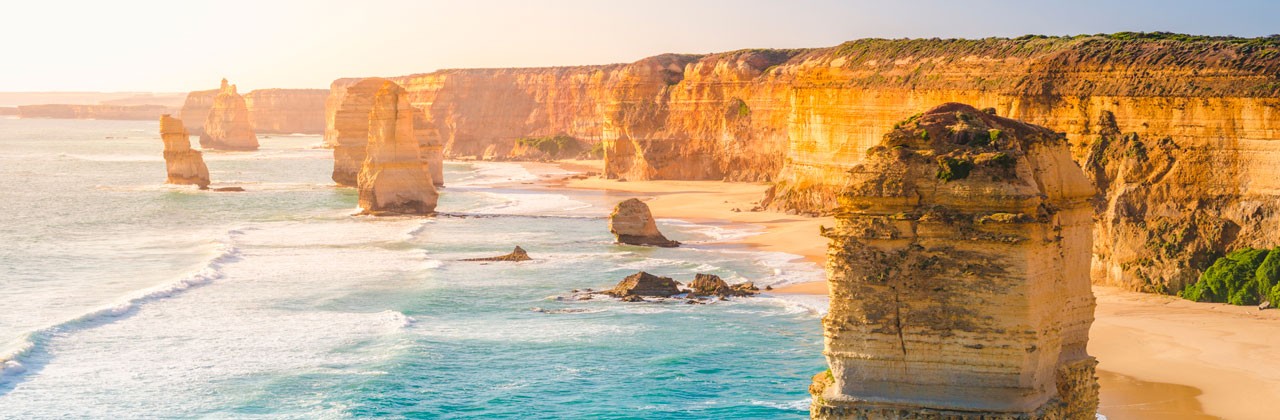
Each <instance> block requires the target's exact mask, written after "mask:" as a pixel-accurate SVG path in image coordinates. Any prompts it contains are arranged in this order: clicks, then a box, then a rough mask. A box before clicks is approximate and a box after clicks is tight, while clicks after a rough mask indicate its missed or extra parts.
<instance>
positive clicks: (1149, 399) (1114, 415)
mask: <svg viewBox="0 0 1280 420" xmlns="http://www.w3.org/2000/svg"><path fill="white" fill-rule="evenodd" d="M1098 385H1099V386H1101V388H1102V390H1101V392H1100V395H1099V400H1100V403H1099V404H1098V412H1099V413H1101V414H1102V415H1104V416H1107V419H1108V420H1124V419H1162V420H1211V419H1217V418H1218V417H1214V416H1211V415H1208V414H1205V412H1204V408H1203V407H1202V406H1201V405H1200V401H1199V400H1196V397H1197V396H1199V395H1200V394H1202V393H1203V392H1201V391H1200V389H1198V388H1195V387H1190V386H1186V385H1178V384H1170V383H1164V382H1146V381H1142V380H1139V379H1136V378H1133V377H1130V376H1125V375H1121V374H1118V373H1115V372H1108V371H1105V370H1098Z"/></svg>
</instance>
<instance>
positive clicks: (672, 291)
mask: <svg viewBox="0 0 1280 420" xmlns="http://www.w3.org/2000/svg"><path fill="white" fill-rule="evenodd" d="M604 293H605V294H607V295H610V296H613V297H624V296H629V295H637V296H657V297H671V296H672V295H678V294H680V293H681V292H680V283H677V282H676V281H675V280H672V279H671V278H670V277H658V276H655V275H653V274H649V273H646V272H643V271H641V272H639V273H635V274H632V275H630V276H627V278H625V279H622V281H620V282H618V285H617V286H614V288H613V289H611V290H609V291H607V292H604Z"/></svg>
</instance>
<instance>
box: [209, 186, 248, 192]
mask: <svg viewBox="0 0 1280 420" xmlns="http://www.w3.org/2000/svg"><path fill="white" fill-rule="evenodd" d="M213 190H214V191H217V192H244V188H240V187H222V188H214V189H213Z"/></svg>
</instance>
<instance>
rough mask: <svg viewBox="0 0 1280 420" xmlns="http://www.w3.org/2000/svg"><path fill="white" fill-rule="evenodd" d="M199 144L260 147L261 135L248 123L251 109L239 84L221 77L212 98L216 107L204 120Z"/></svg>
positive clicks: (201, 145)
mask: <svg viewBox="0 0 1280 420" xmlns="http://www.w3.org/2000/svg"><path fill="white" fill-rule="evenodd" d="M200 147H202V148H205V149H221V150H258V136H257V135H256V134H254V132H253V128H252V127H250V126H249V109H248V107H246V106H245V103H244V97H243V96H240V94H239V93H237V92H236V85H229V84H227V80H226V79H222V88H221V89H219V90H218V95H217V96H215V97H214V98H213V107H212V108H210V109H209V115H208V117H207V118H205V120H204V132H202V133H200Z"/></svg>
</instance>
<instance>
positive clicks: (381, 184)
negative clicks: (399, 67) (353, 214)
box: [356, 80, 439, 215]
mask: <svg viewBox="0 0 1280 420" xmlns="http://www.w3.org/2000/svg"><path fill="white" fill-rule="evenodd" d="M371 108H372V109H371V110H370V111H369V114H368V120H367V124H368V126H369V128H368V135H369V139H368V146H367V147H366V153H365V154H366V157H365V159H364V164H363V165H362V166H361V168H360V175H359V176H358V177H357V186H356V188H357V189H358V190H359V205H360V208H361V209H363V211H364V213H366V214H374V215H380V214H418V215H423V214H431V213H434V212H435V209H436V200H437V199H438V198H439V195H438V194H437V193H436V188H435V185H434V184H433V183H432V182H431V171H430V169H429V168H428V167H427V163H426V161H424V160H423V159H422V155H421V148H420V146H419V144H418V140H417V138H415V136H414V128H413V127H414V124H413V120H414V117H413V111H412V108H410V107H409V102H408V98H407V97H406V96H405V94H404V89H401V88H400V86H399V85H397V84H395V83H392V82H390V81H385V80H384V81H382V83H381V86H380V87H379V88H378V90H377V93H376V94H375V95H374V96H373V104H372V107H371Z"/></svg>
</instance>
